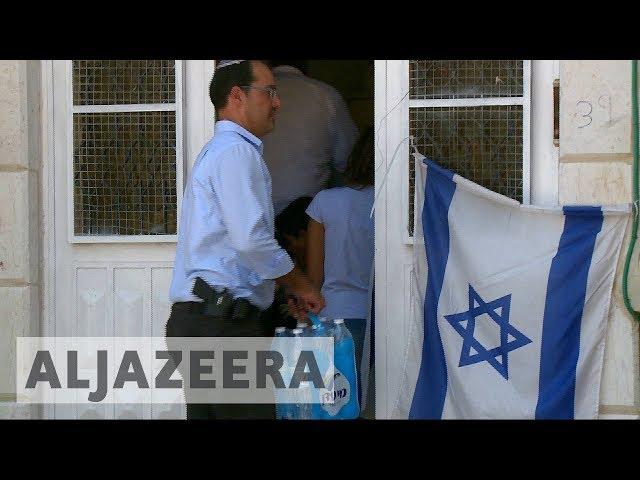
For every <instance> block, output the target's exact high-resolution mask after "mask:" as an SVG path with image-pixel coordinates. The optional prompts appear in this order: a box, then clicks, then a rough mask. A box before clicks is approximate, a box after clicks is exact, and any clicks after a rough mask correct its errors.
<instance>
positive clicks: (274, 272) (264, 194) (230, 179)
mask: <svg viewBox="0 0 640 480" xmlns="http://www.w3.org/2000/svg"><path fill="white" fill-rule="evenodd" d="M218 160H219V161H218V162H217V163H216V169H215V171H214V172H212V175H211V177H210V181H211V183H212V186H213V189H214V191H215V192H216V195H217V197H218V201H219V206H220V210H221V211H222V216H223V221H224V224H225V226H226V228H227V233H228V235H229V238H230V239H231V243H232V245H233V247H234V248H235V249H236V251H237V253H238V255H239V257H240V259H241V261H242V262H243V263H245V264H246V266H247V267H248V268H250V269H251V270H253V271H255V272H256V273H257V274H258V275H259V276H260V277H261V278H263V279H274V278H278V277H282V276H283V275H286V274H287V273H289V272H290V271H291V270H292V269H293V266H294V265H293V262H292V261H291V258H290V257H289V254H288V253H287V252H286V251H285V250H283V249H282V248H281V247H280V245H279V244H278V242H276V240H275V238H274V234H273V225H272V223H273V222H270V221H269V218H270V217H269V215H268V214H267V212H268V211H269V210H268V209H269V208H272V207H271V198H270V196H269V191H268V187H267V182H266V179H265V178H264V173H263V172H262V170H261V167H260V165H261V160H260V156H259V154H258V152H257V151H256V150H255V149H254V148H253V147H252V146H250V145H249V144H238V145H233V146H231V147H229V148H227V149H226V150H225V151H224V152H222V153H221V154H220V157H219V159H218Z"/></svg>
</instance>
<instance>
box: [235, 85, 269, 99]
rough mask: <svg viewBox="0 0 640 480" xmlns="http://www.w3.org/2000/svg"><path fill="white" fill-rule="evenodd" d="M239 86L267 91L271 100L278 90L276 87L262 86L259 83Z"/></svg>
mask: <svg viewBox="0 0 640 480" xmlns="http://www.w3.org/2000/svg"><path fill="white" fill-rule="evenodd" d="M240 88H246V89H250V88H255V89H256V90H262V91H263V92H267V93H268V94H269V97H270V98H271V100H273V99H274V98H276V97H277V96H278V90H277V89H276V87H270V86H265V87H263V86H261V85H242V86H241V87H240Z"/></svg>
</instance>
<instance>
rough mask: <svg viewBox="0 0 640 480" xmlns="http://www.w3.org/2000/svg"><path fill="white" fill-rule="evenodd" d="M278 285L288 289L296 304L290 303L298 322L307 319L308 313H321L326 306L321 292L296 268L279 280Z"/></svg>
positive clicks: (290, 308)
mask: <svg viewBox="0 0 640 480" xmlns="http://www.w3.org/2000/svg"><path fill="white" fill-rule="evenodd" d="M277 281H278V283H279V284H281V285H284V286H286V287H287V290H288V291H289V292H291V294H293V296H294V297H295V299H296V302H295V303H294V304H292V303H293V302H292V301H291V300H290V301H289V310H290V311H291V312H292V313H291V315H292V316H293V317H294V318H295V319H296V320H298V321H300V320H301V319H306V312H308V311H311V312H313V313H319V312H320V310H322V309H323V308H324V306H325V301H324V298H323V297H322V295H321V294H320V291H319V290H318V289H317V288H316V287H314V286H313V285H312V284H311V282H309V280H308V279H307V277H306V276H305V275H304V274H303V273H302V272H300V270H299V269H298V267H295V268H294V269H293V270H292V271H291V272H289V273H288V274H286V275H285V276H283V277H280V278H278V279H277Z"/></svg>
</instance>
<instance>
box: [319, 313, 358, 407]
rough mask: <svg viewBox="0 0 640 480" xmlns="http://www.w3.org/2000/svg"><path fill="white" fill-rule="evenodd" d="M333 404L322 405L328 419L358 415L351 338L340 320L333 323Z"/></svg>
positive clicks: (355, 372)
mask: <svg viewBox="0 0 640 480" xmlns="http://www.w3.org/2000/svg"><path fill="white" fill-rule="evenodd" d="M333 323H334V330H333V338H334V346H333V348H334V353H333V356H334V368H335V371H334V377H333V388H334V403H333V404H330V403H328V404H324V405H323V406H322V407H323V410H324V411H325V412H326V413H327V414H328V418H334V419H355V418H358V415H360V405H359V404H358V381H357V371H356V358H355V348H354V344H353V338H352V337H351V333H350V332H349V329H348V328H347V327H346V325H345V324H344V320H343V319H342V318H337V319H335V320H334V321H333Z"/></svg>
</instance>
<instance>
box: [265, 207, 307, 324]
mask: <svg viewBox="0 0 640 480" xmlns="http://www.w3.org/2000/svg"><path fill="white" fill-rule="evenodd" d="M310 203H311V197H300V198H297V199H295V200H294V201H293V202H291V203H290V204H289V205H288V206H287V207H286V208H285V209H284V210H282V212H280V213H279V214H278V216H276V219H275V237H276V240H277V241H278V243H279V244H280V246H281V247H282V248H284V249H285V250H286V251H287V253H289V256H290V257H291V258H292V259H293V261H294V263H295V264H296V265H297V266H298V267H300V269H301V270H302V271H303V272H304V271H306V266H305V262H306V260H305V252H306V238H307V225H308V223H309V216H308V215H307V214H306V213H305V210H306V208H307V207H308V206H309V204H310ZM272 313H273V316H274V319H273V320H274V322H275V323H274V327H276V326H277V327H280V326H284V327H287V328H290V329H291V328H295V327H296V325H297V323H298V318H296V317H295V316H292V315H291V313H290V311H289V306H288V299H287V295H286V292H285V290H284V288H282V287H278V288H277V289H276V292H275V297H274V303H273V309H272ZM300 320H302V319H300Z"/></svg>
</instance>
